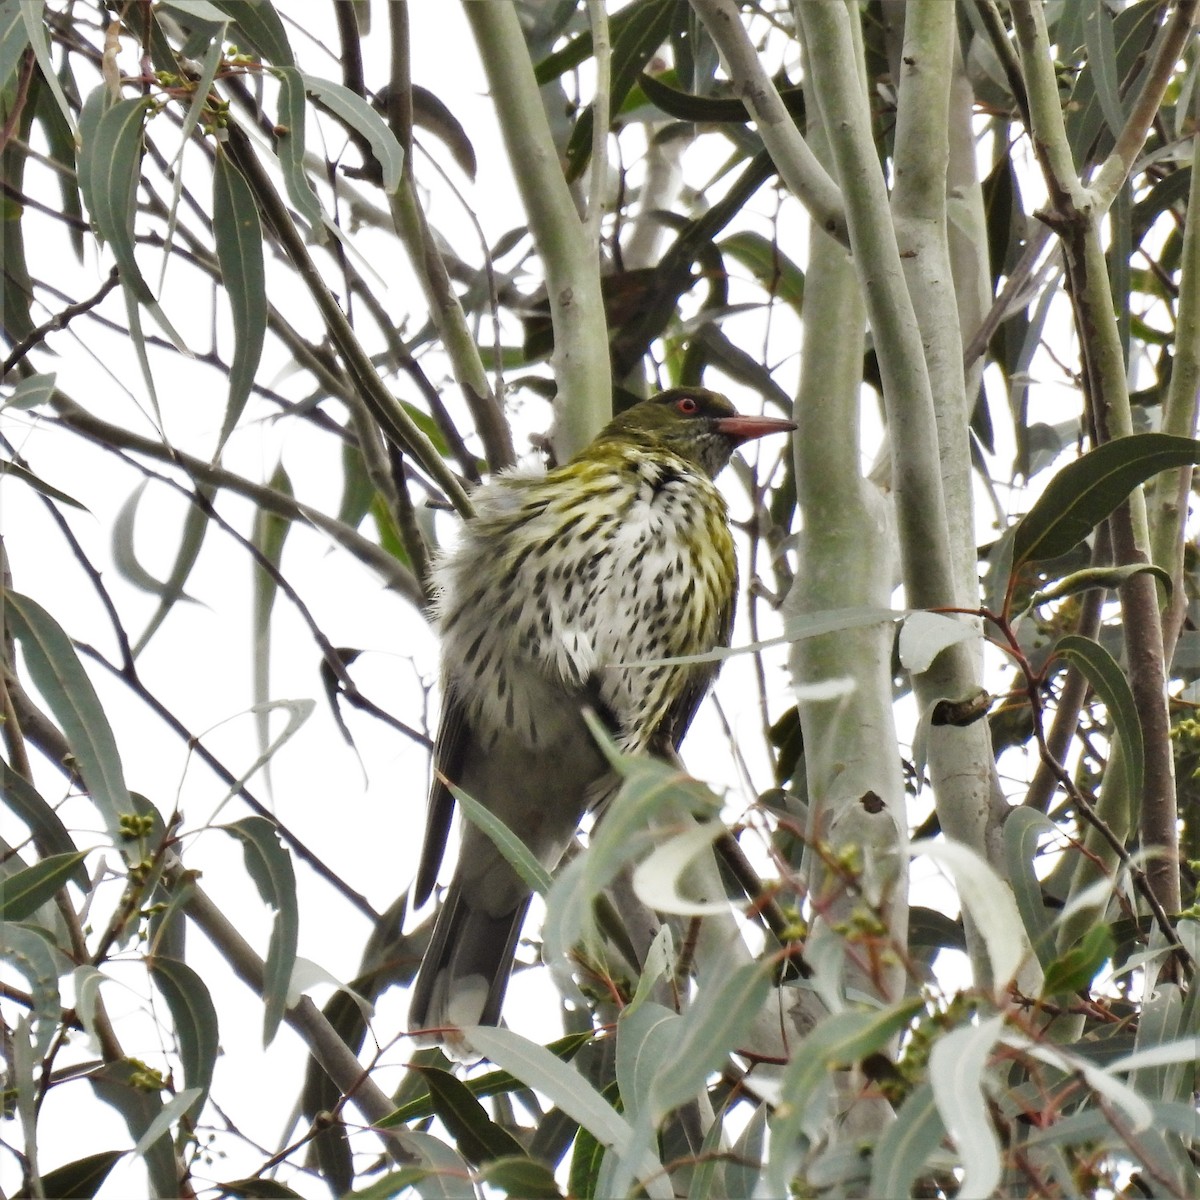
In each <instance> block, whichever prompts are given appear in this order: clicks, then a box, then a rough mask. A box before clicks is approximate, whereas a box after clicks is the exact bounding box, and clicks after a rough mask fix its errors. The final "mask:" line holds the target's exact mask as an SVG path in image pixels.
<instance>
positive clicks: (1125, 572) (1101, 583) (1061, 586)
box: [1029, 563, 1174, 608]
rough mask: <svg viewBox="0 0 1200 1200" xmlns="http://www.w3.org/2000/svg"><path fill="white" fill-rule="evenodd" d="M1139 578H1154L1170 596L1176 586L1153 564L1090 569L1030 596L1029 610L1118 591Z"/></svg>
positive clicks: (1066, 576) (1065, 578)
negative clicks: (1108, 590) (1095, 592)
mask: <svg viewBox="0 0 1200 1200" xmlns="http://www.w3.org/2000/svg"><path fill="white" fill-rule="evenodd" d="M1135 575H1153V576H1154V577H1155V579H1157V580H1158V581H1159V582H1160V583H1161V584H1162V585H1163V587H1164V588H1165V589H1166V592H1167V595H1168V596H1170V594H1171V589H1172V587H1173V586H1174V585H1173V583H1172V580H1171V576H1170V574H1169V573H1168V572H1166V571H1164V570H1163V569H1162V567H1155V566H1152V565H1151V564H1150V563H1129V564H1128V565H1126V566H1123V567H1088V568H1086V569H1085V570H1083V571H1072V572H1071V574H1070V575H1064V576H1063V577H1062V578H1061V579H1060V580H1058V581H1057V582H1056V583H1052V584H1051V585H1050V586H1049V587H1047V588H1044V589H1043V590H1042V591H1040V592H1035V593H1034V594H1033V595H1032V596H1030V598H1029V606H1030V607H1031V608H1033V607H1034V606H1036V605H1038V604H1048V603H1049V602H1050V601H1051V600H1061V599H1063V598H1064V597H1065V596H1075V595H1078V594H1079V593H1080V592H1088V591H1091V590H1092V588H1112V589H1114V590H1115V589H1116V588H1119V587H1121V585H1122V584H1124V583H1127V582H1128V581H1129V580H1130V579H1132V578H1133V577H1134V576H1135Z"/></svg>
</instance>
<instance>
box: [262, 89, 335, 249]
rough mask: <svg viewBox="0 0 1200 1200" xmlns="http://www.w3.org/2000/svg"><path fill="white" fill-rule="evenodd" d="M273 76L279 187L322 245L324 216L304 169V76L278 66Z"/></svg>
mask: <svg viewBox="0 0 1200 1200" xmlns="http://www.w3.org/2000/svg"><path fill="white" fill-rule="evenodd" d="M275 76H276V78H278V80H279V120H278V121H277V122H276V125H275V153H276V154H277V155H278V156H279V165H280V166H281V167H282V168H283V186H284V188H285V189H286V190H287V194H288V199H290V200H291V202H292V204H293V205H294V206H295V208H296V211H297V212H299V214H300V215H301V216H302V217H303V218H304V219H305V220H306V221H307V222H308V226H309V229H310V231H311V233H312V236H313V238H314V239H315V240H316V241H318V242H323V241H325V240H326V238H328V237H329V234H328V232H327V231H326V229H325V214H324V212H323V211H322V209H321V202H320V200H318V199H317V194H316V192H314V191H313V186H312V184H311V183H310V182H309V179H308V175H307V173H306V172H305V170H304V124H305V119H306V112H307V107H308V98H307V96H306V94H305V91H304V76H303V75H301V74H300V72H299V71H297V70H296V68H295V67H280V68H279V69H278V70H276V71H275Z"/></svg>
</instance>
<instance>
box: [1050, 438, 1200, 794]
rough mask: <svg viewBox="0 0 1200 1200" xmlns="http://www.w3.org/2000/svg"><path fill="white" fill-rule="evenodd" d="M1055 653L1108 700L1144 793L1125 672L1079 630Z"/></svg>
mask: <svg viewBox="0 0 1200 1200" xmlns="http://www.w3.org/2000/svg"><path fill="white" fill-rule="evenodd" d="M1147 436H1148V435H1147ZM1177 440H1180V441H1183V440H1187V439H1182V438H1181V439H1177ZM1054 655H1055V657H1056V658H1063V659H1066V660H1067V662H1070V663H1074V664H1075V666H1077V667H1078V668H1079V669H1080V671H1082V672H1083V675H1084V678H1086V679H1087V681H1088V683H1090V684H1091V685H1092V687H1093V688H1095V689H1096V693H1097V695H1099V697H1100V699H1101V700H1103V701H1104V705H1105V707H1106V708H1107V709H1108V711H1109V714H1110V715H1111V717H1112V720H1113V724H1114V725H1115V726H1116V729H1117V734H1118V736H1119V737H1120V739H1121V747H1122V750H1123V751H1124V753H1123V755H1122V758H1123V759H1124V763H1125V783H1126V786H1127V787H1128V789H1129V795H1131V796H1140V795H1141V794H1142V778H1143V776H1144V774H1145V763H1146V757H1145V747H1144V746H1143V744H1142V725H1141V722H1140V721H1139V720H1138V711H1137V704H1136V703H1135V702H1134V699H1133V691H1132V689H1131V688H1130V686H1129V681H1128V680H1127V679H1126V678H1125V673H1124V672H1123V671H1122V670H1121V668H1120V667H1119V666H1118V665H1117V660H1116V659H1115V658H1113V656H1112V655H1111V654H1109V652H1108V651H1107V650H1105V649H1104V647H1103V646H1101V645H1100V643H1099V642H1093V641H1092V640H1091V639H1090V638H1085V637H1080V636H1079V635H1078V634H1075V633H1070V634H1067V635H1066V636H1065V637H1061V638H1059V640H1058V641H1057V642H1056V643H1055V646H1054Z"/></svg>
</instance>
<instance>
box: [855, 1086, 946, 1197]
mask: <svg viewBox="0 0 1200 1200" xmlns="http://www.w3.org/2000/svg"><path fill="white" fill-rule="evenodd" d="M945 1136H946V1126H945V1125H944V1124H943V1123H942V1116H941V1113H939V1112H938V1108H937V1105H936V1104H935V1103H934V1099H933V1089H932V1088H931V1087H930V1086H929V1084H928V1083H923V1084H921V1085H920V1087H918V1088H917V1090H916V1091H915V1092H913V1094H912V1095H911V1096H909V1097H908V1099H907V1100H905V1101H904V1103H903V1104H902V1105H901V1106H900V1111H899V1112H898V1113H897V1114H896V1119H895V1121H893V1122H892V1123H891V1124H890V1125H888V1127H887V1128H886V1129H885V1130H884V1132H883V1136H882V1137H881V1138H880V1139H879V1143H878V1145H877V1146H876V1147H875V1153H874V1155H873V1156H872V1158H871V1186H870V1188H869V1190H868V1193H867V1194H868V1195H870V1196H896V1197H899V1196H911V1195H912V1191H913V1182H914V1181H915V1180H916V1178H917V1176H918V1175H920V1174H921V1172H922V1171H923V1170H924V1169H925V1166H926V1164H927V1163H928V1161H929V1157H930V1155H931V1154H933V1152H934V1151H935V1150H936V1149H937V1148H938V1146H939V1145H940V1144H941V1141H942V1138H943V1137H945Z"/></svg>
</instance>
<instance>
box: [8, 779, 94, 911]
mask: <svg viewBox="0 0 1200 1200" xmlns="http://www.w3.org/2000/svg"><path fill="white" fill-rule="evenodd" d="M0 796H3V797H4V802H5V804H7V805H8V807H9V809H10V810H11V811H12V812H13V813H14V814H15V815H16V816H17V817H18V818H19V819H20V820H22V821H24V823H25V824H26V825H27V826H28V828H29V832H30V833H31V834H32V835H33V844H34V845H35V846H36V847H37V848H38V853H39V854H41V855H42V856H43V857H44V858H49V857H50V856H51V855H55V854H58V855H62V854H74V853H75V852H76V850H77V847H76V845H75V843H74V841H73V840H72V839H71V835H70V834H69V833H68V832H67V827H66V826H65V825H64V824H63V823H62V819H61V818H60V817H59V815H58V813H56V812H55V811H54V809H53V808H51V807H50V805H49V804H47V803H46V801H45V800H43V799H42V797H41V795H40V794H39V793H38V791H37V790H36V789H35V788H34V787H33V785H32V784H30V783H28V782H26V780H24V779H23V778H22V777H21V776H20V775H18V774H17V773H16V771H14V770H13V769H12V767H10V766H9V765H8V763H6V762H5V761H4V759H2V758H0ZM70 878H71V879H72V880H73V881H74V882H75V883H76V884H78V885H79V887H80V888H81V889H82V890H84V891H87V889H88V882H89V881H88V874H87V872H86V871H85V870H84V869H83V864H82V863H79V864H77V865H76V867H75V870H74V871H73V872H72V873H71V875H70Z"/></svg>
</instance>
